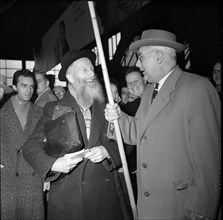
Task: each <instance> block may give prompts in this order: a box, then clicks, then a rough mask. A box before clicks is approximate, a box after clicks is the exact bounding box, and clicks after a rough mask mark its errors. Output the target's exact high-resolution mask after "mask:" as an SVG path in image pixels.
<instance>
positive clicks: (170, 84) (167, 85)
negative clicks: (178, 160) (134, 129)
mask: <svg viewBox="0 0 223 220" xmlns="http://www.w3.org/2000/svg"><path fill="white" fill-rule="evenodd" d="M182 72H183V71H182V70H181V69H180V68H179V67H178V66H177V67H176V69H175V70H174V71H173V72H172V73H171V74H170V75H169V77H168V78H167V79H166V81H165V82H164V84H163V86H162V87H161V89H160V91H159V93H158V94H157V96H156V98H155V99H154V101H153V103H152V104H151V101H150V100H151V97H152V92H153V89H154V86H153V84H150V85H148V87H147V88H146V90H145V92H144V93H143V97H142V101H141V107H140V108H141V109H140V111H138V113H139V114H138V118H139V124H140V125H141V126H140V127H139V128H138V129H139V139H141V137H142V136H143V134H144V132H145V130H146V129H147V128H148V126H150V124H151V123H152V121H153V120H154V119H155V118H156V117H157V115H158V114H159V113H160V112H161V111H162V110H163V109H164V108H165V106H166V105H167V104H168V103H169V102H170V95H171V93H172V92H173V91H174V90H175V89H176V83H177V80H178V78H179V77H180V75H181V74H182Z"/></svg>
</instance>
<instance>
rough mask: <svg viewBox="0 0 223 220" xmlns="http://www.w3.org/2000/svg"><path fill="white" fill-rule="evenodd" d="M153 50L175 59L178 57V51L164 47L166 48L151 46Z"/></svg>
mask: <svg viewBox="0 0 223 220" xmlns="http://www.w3.org/2000/svg"><path fill="white" fill-rule="evenodd" d="M150 48H152V49H153V50H161V51H163V52H165V53H167V54H169V55H171V56H173V57H176V50H175V49H173V48H171V47H164V46H150Z"/></svg>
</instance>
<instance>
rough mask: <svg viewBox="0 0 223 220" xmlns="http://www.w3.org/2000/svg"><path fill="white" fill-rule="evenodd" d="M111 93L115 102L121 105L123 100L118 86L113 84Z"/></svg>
mask: <svg viewBox="0 0 223 220" xmlns="http://www.w3.org/2000/svg"><path fill="white" fill-rule="evenodd" d="M111 91H112V96H113V99H114V102H116V103H119V102H120V101H121V98H120V97H119V94H118V88H117V86H116V85H115V84H113V83H111Z"/></svg>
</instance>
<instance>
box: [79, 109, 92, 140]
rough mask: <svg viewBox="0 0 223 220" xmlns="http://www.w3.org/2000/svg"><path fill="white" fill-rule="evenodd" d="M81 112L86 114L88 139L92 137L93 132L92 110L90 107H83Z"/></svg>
mask: <svg viewBox="0 0 223 220" xmlns="http://www.w3.org/2000/svg"><path fill="white" fill-rule="evenodd" d="M81 112H82V114H83V116H84V121H85V125H86V133H87V139H89V137H90V132H91V111H90V109H89V108H88V109H83V108H81Z"/></svg>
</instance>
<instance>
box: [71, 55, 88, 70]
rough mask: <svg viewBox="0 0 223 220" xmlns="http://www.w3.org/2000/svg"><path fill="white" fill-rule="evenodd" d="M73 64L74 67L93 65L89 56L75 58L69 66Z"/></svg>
mask: <svg viewBox="0 0 223 220" xmlns="http://www.w3.org/2000/svg"><path fill="white" fill-rule="evenodd" d="M71 66H73V67H81V66H83V67H90V66H92V63H91V60H90V59H88V58H87V57H81V58H79V59H77V60H75V61H74V62H73V63H72V64H71V65H70V66H69V68H70V67H71Z"/></svg>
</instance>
